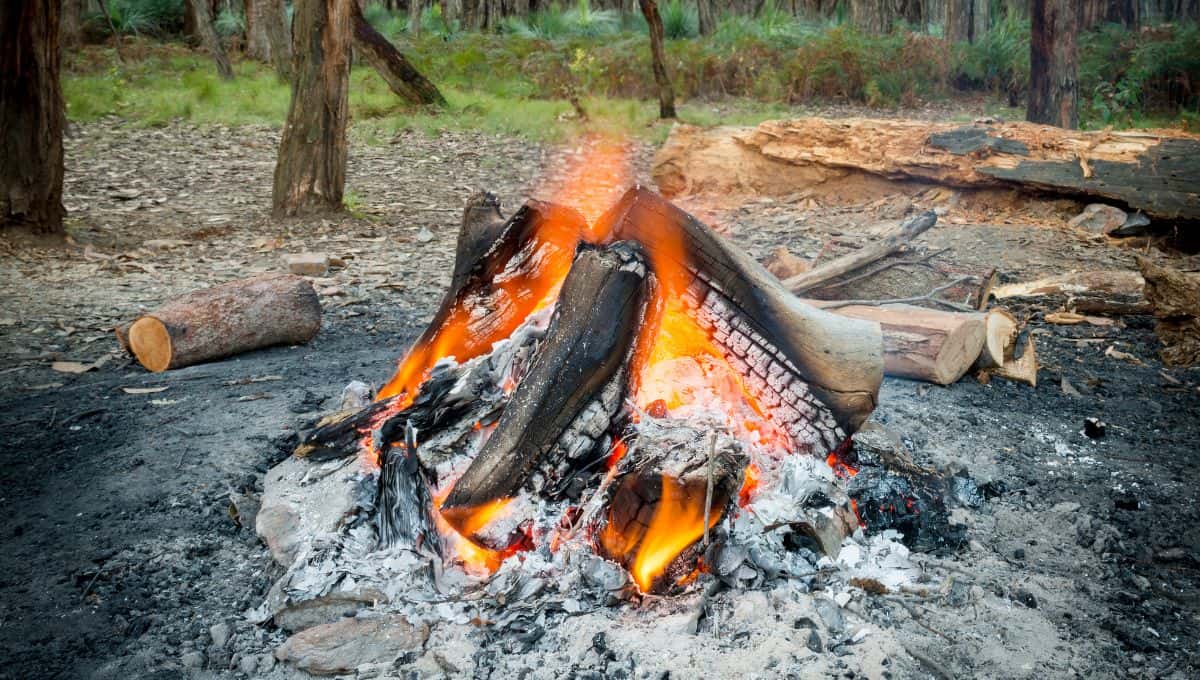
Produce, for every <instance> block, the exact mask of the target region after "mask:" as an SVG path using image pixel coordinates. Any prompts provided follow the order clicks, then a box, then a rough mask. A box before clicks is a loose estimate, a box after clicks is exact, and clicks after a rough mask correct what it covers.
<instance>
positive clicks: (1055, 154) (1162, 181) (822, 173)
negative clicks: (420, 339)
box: [652, 118, 1200, 220]
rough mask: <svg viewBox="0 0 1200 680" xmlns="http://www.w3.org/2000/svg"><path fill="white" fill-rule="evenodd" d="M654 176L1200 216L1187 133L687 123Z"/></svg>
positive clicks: (919, 124)
mask: <svg viewBox="0 0 1200 680" xmlns="http://www.w3.org/2000/svg"><path fill="white" fill-rule="evenodd" d="M731 168H736V169H737V170H736V171H735V172H731V171H730V169H731ZM652 174H653V177H654V181H655V182H656V183H657V184H658V186H659V188H660V189H661V190H662V191H663V193H664V194H666V195H668V196H670V195H675V194H681V193H691V192H696V191H709V192H720V193H753V194H756V195H775V196H787V195H791V194H795V193H796V192H797V191H799V190H800V189H802V188H808V187H819V186H820V185H822V184H824V183H833V182H836V181H837V180H840V179H843V178H847V177H851V176H859V177H865V178H867V179H869V180H871V181H874V182H877V183H878V184H879V186H881V187H882V186H884V185H890V186H891V187H892V188H895V186H896V185H897V184H918V185H930V184H937V185H943V186H949V187H954V188H957V189H1002V190H1011V189H1018V190H1020V191H1025V192H1030V193H1050V194H1056V195H1062V196H1074V197H1081V198H1087V199H1102V200H1108V201H1115V202H1117V203H1119V204H1123V205H1125V206H1128V207H1129V208H1132V209H1134V210H1140V211H1142V212H1143V213H1145V214H1146V215H1147V216H1149V217H1150V218H1152V219H1162V220H1197V219H1200V138H1197V137H1196V136H1194V135H1187V134H1185V133H1179V132H1170V133H1167V132H1164V131H1153V132H1149V131H1136V132H1112V131H1108V130H1105V131H1096V132H1081V131H1078V130H1064V129H1061V128H1056V127H1050V126H1045V125H1037V124H1033V123H1024V122H1019V123H989V124H973V125H966V126H963V125H959V124H955V123H927V122H923V121H897V120H868V119H853V118H852V119H839V120H830V119H824V118H802V119H797V120H786V121H767V122H764V123H761V124H760V125H758V126H757V127H754V128H736V127H720V128H714V129H710V130H704V129H700V128H695V127H690V126H683V125H680V126H676V127H675V128H674V129H673V130H672V132H671V136H670V137H669V138H668V140H667V142H666V144H664V145H663V147H662V149H661V150H660V151H659V152H658V154H657V156H656V157H655V161H654V167H653V169H652Z"/></svg>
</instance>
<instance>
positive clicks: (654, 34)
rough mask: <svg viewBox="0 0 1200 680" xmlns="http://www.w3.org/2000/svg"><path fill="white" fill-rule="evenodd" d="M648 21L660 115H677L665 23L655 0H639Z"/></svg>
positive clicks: (661, 116) (666, 116)
mask: <svg viewBox="0 0 1200 680" xmlns="http://www.w3.org/2000/svg"><path fill="white" fill-rule="evenodd" d="M638 1H639V3H640V4H641V8H642V14H643V15H644V16H645V17H646V23H647V24H649V25H650V56H651V58H652V59H653V61H654V82H655V84H656V85H658V117H659V118H674V117H675V90H674V88H673V87H672V86H671V76H670V74H669V73H668V72H667V60H666V57H665V56H664V54H663V39H664V32H663V23H662V16H660V15H659V13H658V3H657V2H655V0H638Z"/></svg>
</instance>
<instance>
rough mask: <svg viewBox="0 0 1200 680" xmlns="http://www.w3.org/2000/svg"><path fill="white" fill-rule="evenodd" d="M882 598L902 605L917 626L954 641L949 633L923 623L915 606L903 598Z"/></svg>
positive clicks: (946, 639)
mask: <svg viewBox="0 0 1200 680" xmlns="http://www.w3.org/2000/svg"><path fill="white" fill-rule="evenodd" d="M884 599H886V600H887V601H889V602H895V603H896V604H898V605H900V606H901V607H904V611H906V612H908V615H909V616H911V617H912V620H913V622H914V623H916V624H917V625H918V626H920V627H922V628H924V629H925V630H927V631H929V632H930V633H933V634H934V635H937V636H939V637H941V638H942V639H944V640H945V641H946V642H954V639H953V638H951V637H950V636H949V635H946V634H945V633H943V632H942V631H940V630H938V629H937V628H934V627H933V626H930V625H929V624H927V623H925V620H924V619H922V618H921V614H920V613H919V612H918V611H917V609H916V607H913V606H912V605H910V604H909V603H907V602H905V601H904V600H902V599H900V598H898V597H887V598H884Z"/></svg>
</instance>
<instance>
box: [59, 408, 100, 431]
mask: <svg viewBox="0 0 1200 680" xmlns="http://www.w3.org/2000/svg"><path fill="white" fill-rule="evenodd" d="M100 413H108V409H106V408H93V409H88V410H86V411H83V412H81V413H76V414H75V415H73V416H71V417H70V418H67V419H66V420H64V421H62V422H61V423H59V427H66V426H68V425H70V424H71V423H73V422H75V421H76V420H82V419H84V418H87V417H88V416H94V415H97V414H100Z"/></svg>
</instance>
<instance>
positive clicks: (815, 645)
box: [804, 630, 825, 654]
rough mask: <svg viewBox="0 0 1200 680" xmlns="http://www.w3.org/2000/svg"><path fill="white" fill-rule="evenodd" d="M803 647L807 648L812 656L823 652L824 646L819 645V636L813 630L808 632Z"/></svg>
mask: <svg viewBox="0 0 1200 680" xmlns="http://www.w3.org/2000/svg"><path fill="white" fill-rule="evenodd" d="M804 646H805V647H808V649H809V651H811V652H813V653H814V654H820V653H821V652H823V651H825V648H824V646H823V645H822V644H821V636H820V634H818V633H817V631H815V630H810V631H808V639H807V640H805V641H804Z"/></svg>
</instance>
